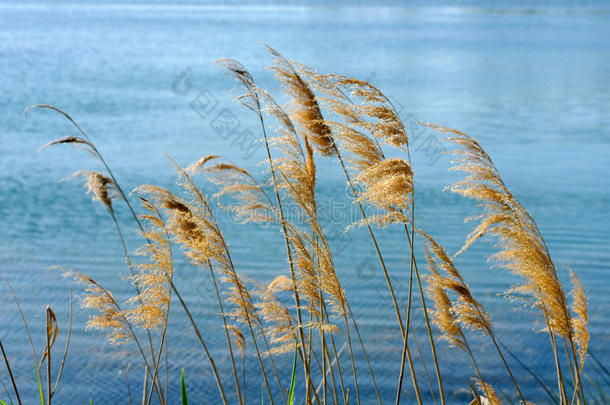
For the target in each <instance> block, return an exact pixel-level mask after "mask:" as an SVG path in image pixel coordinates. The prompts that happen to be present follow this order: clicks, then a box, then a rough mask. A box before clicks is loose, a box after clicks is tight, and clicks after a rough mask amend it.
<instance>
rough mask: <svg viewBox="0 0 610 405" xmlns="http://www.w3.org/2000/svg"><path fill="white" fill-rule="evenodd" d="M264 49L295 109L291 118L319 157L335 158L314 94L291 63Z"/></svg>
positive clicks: (274, 52) (276, 52) (331, 140)
mask: <svg viewBox="0 0 610 405" xmlns="http://www.w3.org/2000/svg"><path fill="white" fill-rule="evenodd" d="M265 46H266V47H267V49H268V50H269V53H270V54H271V55H272V56H273V57H274V58H275V60H274V62H275V65H274V66H272V67H271V70H273V71H274V72H275V77H276V79H277V80H278V81H279V82H280V83H282V85H284V88H285V90H286V93H288V95H290V97H292V107H293V110H294V112H293V114H292V118H293V119H294V120H295V121H296V122H297V123H298V124H299V125H300V126H301V127H302V128H303V129H304V130H305V134H306V136H308V137H309V138H310V141H311V143H312V144H313V145H314V146H315V147H316V149H317V150H318V152H320V154H321V155H323V156H332V155H335V154H336V147H335V141H334V139H333V135H332V131H331V129H330V127H329V126H328V125H326V122H325V121H324V116H323V115H322V111H321V110H320V106H319V104H318V100H317V99H316V96H315V94H314V93H313V91H312V90H311V88H310V87H309V85H308V84H307V82H306V81H305V80H303V78H302V77H301V76H300V75H299V72H298V71H297V69H295V67H294V66H293V64H292V62H290V61H289V60H288V59H286V58H285V57H284V56H282V54H280V53H279V52H278V51H276V50H275V49H273V48H271V47H270V46H267V45H265Z"/></svg>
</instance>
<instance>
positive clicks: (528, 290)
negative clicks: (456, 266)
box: [431, 125, 571, 336]
mask: <svg viewBox="0 0 610 405" xmlns="http://www.w3.org/2000/svg"><path fill="white" fill-rule="evenodd" d="M431 127H432V128H434V129H437V130H439V131H442V132H447V133H449V136H448V137H447V139H448V140H449V141H451V142H453V143H456V144H457V145H459V146H461V147H462V148H461V149H459V150H457V151H455V152H454V154H455V155H456V156H457V158H456V160H455V161H454V166H453V167H452V170H459V171H463V172H465V173H466V178H465V179H464V180H462V181H459V182H458V183H456V184H454V185H453V186H452V187H451V188H450V190H451V191H452V192H454V193H457V194H460V195H463V196H465V197H469V198H473V199H476V200H478V201H481V202H482V203H483V205H484V213H483V217H482V219H481V221H480V223H479V225H478V226H477V227H476V228H475V229H474V230H473V231H472V232H471V234H470V235H468V238H467V240H466V243H465V244H464V246H463V247H462V249H460V251H459V252H458V253H457V254H461V253H462V252H464V251H465V250H466V249H468V247H470V246H471V245H472V244H473V243H474V242H475V241H476V240H477V239H478V238H480V237H481V236H483V234H485V233H487V234H490V235H493V236H495V237H496V238H497V239H498V243H499V247H500V251H499V252H498V253H496V254H495V255H494V256H492V260H494V261H496V262H498V264H499V265H500V266H502V267H504V268H506V269H508V270H509V271H511V272H512V273H513V274H515V275H516V276H518V277H520V278H521V279H523V281H524V282H523V284H521V285H519V286H517V287H514V288H513V289H512V290H511V293H515V294H521V295H524V296H529V297H531V298H533V299H534V303H535V304H536V306H538V307H539V308H541V309H542V308H544V310H546V311H547V314H548V318H549V322H550V326H551V328H552V329H553V331H555V332H556V333H558V334H559V335H560V336H569V335H571V331H570V329H571V327H570V318H571V317H570V313H569V310H568V308H567V306H566V302H567V300H566V296H565V293H564V291H563V288H562V286H561V283H560V282H559V279H558V277H557V271H556V269H555V265H554V263H553V261H552V259H551V257H550V255H549V253H548V251H547V248H546V244H545V242H544V239H543V237H542V234H541V233H540V231H539V229H538V226H537V225H536V223H535V222H534V220H533V219H532V217H531V216H530V215H529V213H528V212H527V211H526V210H525V208H524V207H523V206H522V205H521V204H520V203H519V201H518V200H517V199H516V198H515V197H514V196H513V194H512V193H511V192H510V191H509V190H508V188H507V187H506V186H505V184H504V182H503V181H502V178H501V177H500V174H499V173H498V170H497V168H496V167H495V165H494V164H493V162H492V160H491V158H490V157H489V155H488V154H487V153H486V152H485V150H484V149H483V148H482V147H481V145H479V143H478V142H476V141H475V140H474V139H472V138H471V137H469V136H468V135H466V134H465V133H463V132H460V131H457V130H453V129H449V128H444V127H440V126H436V125H431Z"/></svg>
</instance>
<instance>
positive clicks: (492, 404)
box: [470, 379, 502, 405]
mask: <svg viewBox="0 0 610 405" xmlns="http://www.w3.org/2000/svg"><path fill="white" fill-rule="evenodd" d="M476 384H477V387H478V388H479V391H480V392H481V393H482V394H483V395H485V396H484V397H483V396H479V400H480V401H481V404H482V405H501V404H502V402H501V401H500V398H498V395H497V394H496V391H495V390H494V389H493V387H492V386H491V385H489V384H487V383H486V382H485V381H480V380H478V379H477V380H476ZM473 403H474V404H476V403H477V402H476V399H475V400H473V401H472V402H471V403H470V404H471V405H472V404H473Z"/></svg>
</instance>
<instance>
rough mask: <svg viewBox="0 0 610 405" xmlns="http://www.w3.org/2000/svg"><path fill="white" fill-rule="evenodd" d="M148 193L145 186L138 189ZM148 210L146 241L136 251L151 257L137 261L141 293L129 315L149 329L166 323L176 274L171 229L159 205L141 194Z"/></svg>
mask: <svg viewBox="0 0 610 405" xmlns="http://www.w3.org/2000/svg"><path fill="white" fill-rule="evenodd" d="M139 191H140V192H142V193H145V191H146V189H145V188H141V189H140V190H139ZM140 200H141V201H142V206H143V207H144V209H145V210H146V212H147V213H146V214H143V215H142V216H141V218H142V220H143V221H144V223H145V224H147V226H146V225H145V228H144V229H145V231H144V235H143V236H144V238H145V239H146V240H147V241H150V242H147V243H146V244H145V245H143V246H142V247H141V248H140V250H139V251H138V252H137V253H138V254H139V255H141V256H146V257H148V258H149V262H148V263H140V264H138V265H137V267H138V270H139V271H138V272H137V273H136V274H135V276H133V282H134V284H136V285H137V286H138V287H139V293H138V294H137V295H136V296H135V297H133V298H131V299H130V300H129V302H130V303H131V304H132V305H133V306H134V308H132V309H130V310H128V311H126V316H127V317H128V318H129V319H131V320H132V321H133V323H134V324H135V325H137V326H140V327H143V328H146V329H157V330H159V329H161V328H162V327H163V326H164V325H166V324H167V317H168V311H169V306H170V299H171V288H170V286H171V280H172V277H173V274H174V264H173V257H172V249H171V245H170V240H169V232H168V230H167V227H166V224H165V222H164V221H163V218H162V217H161V213H160V212H159V209H158V208H157V206H156V205H155V204H154V203H153V202H152V201H150V200H148V199H146V198H144V197H140Z"/></svg>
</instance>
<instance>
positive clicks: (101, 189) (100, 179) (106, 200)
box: [70, 170, 118, 211]
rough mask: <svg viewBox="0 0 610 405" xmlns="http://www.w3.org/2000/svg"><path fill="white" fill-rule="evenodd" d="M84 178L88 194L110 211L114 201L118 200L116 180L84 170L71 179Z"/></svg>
mask: <svg viewBox="0 0 610 405" xmlns="http://www.w3.org/2000/svg"><path fill="white" fill-rule="evenodd" d="M76 177H83V178H84V179H85V187H86V188H87V194H91V195H92V198H93V200H94V201H100V202H101V203H102V204H104V205H105V206H106V208H108V209H109V210H110V211H112V210H113V208H112V200H113V199H114V198H116V196H117V193H118V190H117V187H116V184H115V182H114V180H112V179H111V178H110V177H107V176H104V175H103V174H101V173H99V172H95V171H89V170H82V171H78V172H76V173H74V174H73V175H72V176H70V178H76Z"/></svg>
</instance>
